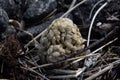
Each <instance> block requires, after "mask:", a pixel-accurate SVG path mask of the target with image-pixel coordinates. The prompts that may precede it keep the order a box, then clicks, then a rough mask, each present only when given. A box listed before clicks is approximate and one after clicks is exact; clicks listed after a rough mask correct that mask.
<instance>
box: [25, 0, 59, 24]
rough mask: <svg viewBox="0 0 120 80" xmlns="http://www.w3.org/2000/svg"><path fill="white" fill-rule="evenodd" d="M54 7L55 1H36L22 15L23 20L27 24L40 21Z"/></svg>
mask: <svg viewBox="0 0 120 80" xmlns="http://www.w3.org/2000/svg"><path fill="white" fill-rule="evenodd" d="M56 7H57V3H56V1H55V0H44V1H42V0H38V1H36V2H35V3H33V4H31V5H29V7H28V9H27V10H26V11H25V13H24V20H25V22H28V23H31V22H32V23H33V22H37V21H40V20H42V19H43V18H44V17H46V16H47V15H48V14H49V13H50V12H52V11H53V10H54V9H55V8H56Z"/></svg>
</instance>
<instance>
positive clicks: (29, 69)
mask: <svg viewBox="0 0 120 80" xmlns="http://www.w3.org/2000/svg"><path fill="white" fill-rule="evenodd" d="M21 68H22V69H25V70H28V71H31V72H33V73H36V74H37V75H39V76H40V77H41V78H43V79H45V80H49V79H48V78H47V77H45V76H44V75H42V74H40V73H38V72H36V71H35V70H33V69H31V68H28V67H27V68H26V67H21Z"/></svg>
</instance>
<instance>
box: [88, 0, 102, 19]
mask: <svg viewBox="0 0 120 80" xmlns="http://www.w3.org/2000/svg"><path fill="white" fill-rule="evenodd" d="M102 1H104V0H100V1H98V2H97V3H96V4H95V5H94V6H93V8H92V9H91V11H90V15H89V19H91V16H92V13H93V10H94V9H95V7H96V6H97V5H98V4H99V3H101V2H102Z"/></svg>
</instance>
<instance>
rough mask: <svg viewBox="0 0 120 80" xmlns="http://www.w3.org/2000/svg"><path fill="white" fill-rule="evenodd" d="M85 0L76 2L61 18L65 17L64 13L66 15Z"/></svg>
mask: <svg viewBox="0 0 120 80" xmlns="http://www.w3.org/2000/svg"><path fill="white" fill-rule="evenodd" d="M86 1H87V0H83V1H81V2H79V3H78V4H76V5H75V6H74V7H72V8H71V9H69V10H68V11H67V12H66V13H65V14H63V15H62V16H61V18H63V17H65V16H66V15H68V14H69V13H70V12H71V11H73V10H74V9H76V8H77V7H78V6H80V5H81V4H83V3H85V2H86Z"/></svg>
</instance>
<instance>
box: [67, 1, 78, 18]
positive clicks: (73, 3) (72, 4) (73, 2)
mask: <svg viewBox="0 0 120 80" xmlns="http://www.w3.org/2000/svg"><path fill="white" fill-rule="evenodd" d="M75 3H76V0H73V1H72V3H71V5H70V7H69V9H68V10H70V9H71V8H72V7H73V6H74V5H75ZM68 15H69V14H67V15H66V16H65V17H68Z"/></svg>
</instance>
